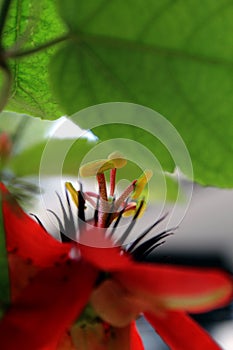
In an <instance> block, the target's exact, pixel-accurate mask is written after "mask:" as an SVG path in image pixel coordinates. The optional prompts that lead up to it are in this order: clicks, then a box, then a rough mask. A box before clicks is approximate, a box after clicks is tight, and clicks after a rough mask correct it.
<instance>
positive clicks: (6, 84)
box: [0, 57, 12, 112]
mask: <svg viewBox="0 0 233 350" xmlns="http://www.w3.org/2000/svg"><path fill="white" fill-rule="evenodd" d="M0 69H1V70H2V72H3V83H2V88H1V92H0V112H1V111H2V110H3V109H4V107H5V106H6V104H7V102H8V98H9V96H10V91H11V83H12V74H11V71H10V68H9V67H8V65H7V63H6V62H4V61H1V57H0Z"/></svg>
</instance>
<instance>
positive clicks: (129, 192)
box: [115, 180, 137, 210]
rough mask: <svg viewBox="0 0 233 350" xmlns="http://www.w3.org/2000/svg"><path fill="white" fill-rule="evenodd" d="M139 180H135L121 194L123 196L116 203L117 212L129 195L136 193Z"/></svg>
mask: <svg viewBox="0 0 233 350" xmlns="http://www.w3.org/2000/svg"><path fill="white" fill-rule="evenodd" d="M136 182H137V180H134V181H133V182H132V183H131V184H130V185H129V186H128V187H127V188H126V189H125V190H124V192H123V193H122V194H121V196H120V197H119V198H118V199H117V200H116V202H115V208H116V210H117V209H118V208H119V207H120V206H121V205H122V203H124V202H125V200H126V199H127V198H128V197H129V195H130V194H131V193H132V192H133V191H134V188H135V184H136Z"/></svg>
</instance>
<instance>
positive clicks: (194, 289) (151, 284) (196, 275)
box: [114, 263, 233, 312]
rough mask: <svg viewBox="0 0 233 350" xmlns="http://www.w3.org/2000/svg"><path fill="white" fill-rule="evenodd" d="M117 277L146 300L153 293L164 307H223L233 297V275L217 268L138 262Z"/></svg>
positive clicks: (202, 308) (192, 308)
mask: <svg viewBox="0 0 233 350" xmlns="http://www.w3.org/2000/svg"><path fill="white" fill-rule="evenodd" d="M114 277H115V278H116V279H117V280H118V281H119V282H120V283H121V284H122V285H123V286H124V287H125V288H127V289H128V290H131V291H133V292H134V293H135V294H136V295H139V296H140V295H141V297H142V298H143V299H144V300H145V301H148V302H149V301H150V297H151V296H153V297H154V301H155V302H156V301H157V303H158V304H160V305H161V307H165V308H166V307H167V308H173V309H185V310H187V311H192V312H201V311H204V310H205V311H207V310H210V309H212V308H214V307H220V306H223V305H225V304H226V303H228V302H229V301H230V299H231V298H232V291H233V283H232V279H231V277H230V276H229V275H227V274H226V273H224V272H221V271H220V270H216V269H204V270H203V269H197V268H187V267H180V266H166V265H149V264H136V263H135V264H131V267H130V266H129V264H128V266H127V267H126V268H125V270H122V271H120V272H117V273H115V274H114ZM148 298H149V299H148ZM151 301H152V302H153V300H151Z"/></svg>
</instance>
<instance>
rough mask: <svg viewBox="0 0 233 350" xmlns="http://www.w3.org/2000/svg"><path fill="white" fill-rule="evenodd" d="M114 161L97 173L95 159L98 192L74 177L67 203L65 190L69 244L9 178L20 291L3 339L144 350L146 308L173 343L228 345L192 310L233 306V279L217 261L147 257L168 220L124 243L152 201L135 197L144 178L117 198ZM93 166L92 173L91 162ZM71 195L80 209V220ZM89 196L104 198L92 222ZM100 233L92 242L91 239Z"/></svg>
mask: <svg viewBox="0 0 233 350" xmlns="http://www.w3.org/2000/svg"><path fill="white" fill-rule="evenodd" d="M118 158H119V159H120V156H119V155H118ZM118 158H117V159H118ZM118 161H119V163H121V161H120V160H118ZM110 162H112V158H110ZM105 164H106V163H105ZM107 164H108V166H109V164H110V163H108V160H107ZM99 165H100V163H99V164H98V166H99ZM121 165H122V164H121ZM108 166H105V165H104V166H103V162H102V161H101V171H100V172H99V171H98V170H97V172H96V163H95V165H94V167H95V174H94V175H96V177H97V181H98V184H99V193H98V195H97V196H96V195H94V194H93V193H88V192H87V193H85V192H84V191H83V190H82V188H80V190H79V191H76V190H75V188H74V187H73V185H72V184H70V183H67V184H66V188H67V192H66V196H67V197H66V198H67V207H68V209H67V210H66V209H65V204H64V203H63V202H62V201H61V198H60V197H59V200H60V202H61V205H62V211H63V215H64V222H62V221H61V219H60V218H59V217H58V216H56V213H54V214H55V216H56V217H57V219H58V222H59V226H60V231H61V238H62V241H61V242H60V241H57V240H55V239H54V238H53V237H52V236H50V235H49V234H48V233H47V232H46V230H45V228H44V227H43V226H42V224H41V223H40V222H36V221H35V220H34V219H32V218H31V217H30V216H28V215H27V214H26V213H25V212H24V211H23V210H22V209H21V208H20V206H19V205H18V203H17V202H16V201H15V200H14V198H12V196H11V195H10V193H9V192H8V190H7V189H6V187H5V186H4V185H3V184H1V193H2V203H3V208H2V210H3V217H4V226H5V232H6V245H7V250H8V256H9V272H10V281H11V294H12V304H11V306H10V307H9V309H8V310H7V311H6V313H5V315H4V316H3V318H2V319H1V321H0V344H1V346H2V347H3V349H8V350H13V349H15V348H16V347H17V348H20V349H21V348H22V349H25V350H29V349H30V350H31V349H35V350H62V349H64V350H65V349H71V350H74V349H77V350H117V349H123V350H143V344H142V341H141V339H140V336H139V334H138V331H137V329H136V325H135V320H136V319H137V317H138V316H139V315H141V314H144V316H145V318H146V319H147V320H148V321H149V322H150V323H151V325H152V326H153V327H154V328H155V330H156V331H157V332H158V333H159V334H160V335H161V337H162V338H163V339H164V340H165V342H166V343H167V344H168V346H169V347H170V348H171V349H177V350H186V349H190V350H196V349H208V350H217V349H219V346H218V345H217V344H216V343H215V342H214V341H213V340H212V339H211V338H210V336H209V335H208V334H207V333H206V332H205V331H204V330H202V329H201V327H200V326H199V325H197V324H196V323H195V322H194V321H193V320H192V319H191V318H190V317H189V316H188V314H187V313H188V312H192V313H195V312H196V313H198V312H203V311H208V310H211V309H213V308H216V307H221V306H223V305H225V304H227V303H228V302H229V300H230V299H231V297H232V292H233V287H232V279H231V277H230V276H229V275H228V274H226V273H224V272H223V271H220V270H218V269H204V270H202V269H198V268H187V267H182V266H169V265H165V264H153V263H148V262H143V260H144V258H145V256H146V255H147V254H148V253H150V252H151V251H152V250H153V249H154V248H156V247H157V246H158V245H160V244H161V243H162V242H163V241H164V239H165V238H166V237H167V236H168V235H170V234H171V233H172V232H171V230H166V231H164V232H161V233H160V234H157V235H156V236H154V237H152V238H149V239H147V235H148V233H149V232H151V230H152V229H153V228H154V227H155V226H157V225H159V223H160V222H161V221H162V220H163V218H159V219H158V220H157V221H156V222H155V223H153V224H152V225H151V226H150V227H149V228H147V229H145V231H144V232H143V233H141V234H140V236H139V237H138V238H137V239H136V240H134V241H133V242H131V243H129V244H128V243H127V244H125V242H126V239H127V237H128V235H129V234H130V232H131V229H132V227H133V226H134V225H135V222H136V219H137V217H138V215H139V214H140V211H141V210H142V206H143V203H144V201H143V200H140V199H139V203H137V202H134V200H135V198H132V197H133V193H135V192H134V191H135V184H136V186H137V180H135V181H133V182H132V183H131V184H130V185H129V187H128V188H127V189H126V190H125V192H123V194H122V195H120V197H119V198H117V199H115V198H114V200H112V198H113V197H114V191H113V189H114V188H115V175H116V174H112V175H111V174H110V179H111V177H112V180H110V181H112V182H111V183H110V189H109V193H110V194H109V195H108V193H107V187H106V182H105V178H104V176H103V175H104V172H105V171H108V170H110V172H112V171H113V170H114V172H116V169H117V168H119V164H118V166H116V162H115V163H114V161H113V167H112V165H111V166H110V167H108ZM88 169H89V170H88V175H89V173H90V169H91V164H89V165H88ZM98 169H99V168H98ZM84 170H85V168H84V169H83V170H82V171H84ZM99 175H100V176H99ZM145 176H146V175H143V176H142V180H141V182H142V183H143V186H144V185H145ZM148 177H149V176H148ZM139 184H140V182H139ZM140 186H141V185H140ZM68 193H69V194H68ZM139 195H140V194H139ZM69 196H70V197H71V198H72V200H73V201H74V203H75V204H76V206H77V207H78V219H77V220H78V225H76V224H77V223H75V220H76V219H75V217H74V215H73V213H72V210H71V205H70V202H69ZM86 201H89V202H90V203H92V204H93V205H95V210H94V219H93V220H91V221H90V222H87V220H86V218H85V206H86ZM101 201H102V202H103V203H102V204H101ZM130 203H134V206H135V208H134V215H133V218H132V220H131V222H130V223H129V224H128V226H127V227H126V229H125V231H124V233H123V235H122V237H121V238H119V237H117V238H116V237H115V236H114V235H115V230H116V228H117V225H118V224H119V221H120V220H121V218H122V216H123V214H124V212H125V210H127V206H128V205H130ZM131 207H132V205H131ZM104 208H105V209H106V208H107V209H108V211H104ZM78 229H79V233H78V237H77V238H78V239H77V240H76V241H75V240H71V239H70V238H69V237H66V238H65V237H64V236H65V234H66V230H69V233H71V234H72V230H73V233H74V234H76V235H77V232H78ZM91 239H92V243H93V244H92V245H90V244H89V245H87V242H89V243H90V242H91ZM19 271H20V274H22V276H23V281H22V280H20V279H19V278H18V276H19ZM12 335H14V336H12Z"/></svg>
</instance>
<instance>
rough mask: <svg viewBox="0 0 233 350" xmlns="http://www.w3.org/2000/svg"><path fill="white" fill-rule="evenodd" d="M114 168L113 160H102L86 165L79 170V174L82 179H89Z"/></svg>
mask: <svg viewBox="0 0 233 350" xmlns="http://www.w3.org/2000/svg"><path fill="white" fill-rule="evenodd" d="M113 168H115V164H114V162H113V161H112V160H108V159H100V160H97V161H94V162H90V163H87V164H84V165H83V166H81V168H80V169H79V173H80V176H82V177H88V176H94V175H97V174H101V173H104V172H105V171H107V170H110V169H113Z"/></svg>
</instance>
